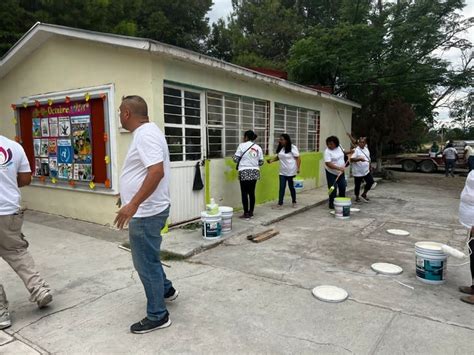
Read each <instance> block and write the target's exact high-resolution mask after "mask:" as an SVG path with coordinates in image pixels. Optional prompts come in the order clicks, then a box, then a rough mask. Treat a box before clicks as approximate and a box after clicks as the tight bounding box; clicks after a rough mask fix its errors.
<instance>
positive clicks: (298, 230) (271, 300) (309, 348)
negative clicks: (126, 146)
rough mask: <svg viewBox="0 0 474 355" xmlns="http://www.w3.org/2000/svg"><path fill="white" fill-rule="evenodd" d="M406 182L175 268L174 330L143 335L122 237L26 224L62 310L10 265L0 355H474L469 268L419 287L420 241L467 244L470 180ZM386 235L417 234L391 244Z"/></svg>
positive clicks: (2, 269)
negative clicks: (40, 301)
mask: <svg viewBox="0 0 474 355" xmlns="http://www.w3.org/2000/svg"><path fill="white" fill-rule="evenodd" d="M396 175H397V176H399V177H400V180H399V181H397V182H386V183H383V184H379V186H378V187H377V189H376V190H375V191H374V192H373V193H372V195H371V196H372V198H373V200H372V202H371V203H370V204H363V205H360V206H358V207H360V208H361V212H359V213H357V214H354V215H353V216H352V218H351V219H350V220H348V221H338V220H335V219H334V217H333V216H331V215H330V214H329V213H328V210H327V208H326V206H318V207H315V208H313V209H310V210H308V211H306V212H304V213H302V214H299V215H295V216H293V217H291V218H288V219H285V220H283V221H281V222H278V223H276V224H275V225H274V227H275V228H277V229H279V230H280V232H281V233H280V235H278V236H276V237H274V238H272V239H270V240H267V241H265V242H263V243H260V244H254V243H251V242H248V241H247V240H245V239H244V237H243V236H235V237H233V238H230V239H227V240H226V241H225V242H224V243H222V244H221V245H220V246H218V247H216V248H214V249H211V250H208V251H206V252H203V253H201V254H198V255H196V256H194V257H192V258H190V259H187V260H185V261H167V263H169V264H171V269H166V270H165V271H166V272H167V273H168V276H169V277H170V278H171V279H172V280H173V281H174V284H175V286H176V288H178V289H179V290H180V292H181V294H180V296H179V298H178V300H177V302H176V303H173V304H171V305H170V306H169V311H170V314H171V317H172V320H173V325H172V326H171V327H170V328H168V329H165V330H160V331H156V332H153V333H149V334H146V335H133V334H130V333H129V332H128V327H129V325H130V323H132V322H134V321H137V320H139V319H141V317H143V315H144V311H145V299H144V295H143V290H142V287H141V284H140V282H139V280H138V277H137V275H136V273H135V272H133V267H132V264H131V259H130V254H129V253H128V252H126V251H123V250H121V249H119V248H118V247H117V243H118V242H119V241H121V240H122V239H123V236H121V235H117V243H114V242H111V240H113V235H112V234H108V233H106V232H105V231H100V228H99V227H98V226H91V229H90V230H88V229H87V228H86V227H85V225H83V224H82V225H81V226H82V227H81V228H78V229H79V230H77V232H71V231H69V230H64V229H63V228H55V227H54V226H53V225H52V222H47V223H46V222H45V223H42V221H41V220H35V221H34V222H27V223H26V224H25V228H24V232H25V234H26V235H27V236H28V238H29V240H30V242H31V252H32V253H33V255H34V257H35V259H36V261H37V264H38V268H39V269H40V270H41V271H42V273H43V275H44V276H45V278H46V279H47V280H48V281H49V282H50V284H51V285H52V286H53V289H54V292H55V301H54V304H53V305H52V306H51V307H49V308H47V309H45V310H42V311H40V310H37V309H36V308H35V306H34V305H33V304H30V303H29V302H28V301H27V293H26V291H25V289H24V287H23V285H22V284H21V282H20V281H19V279H18V278H17V277H16V275H15V274H14V273H13V272H12V271H11V270H10V269H9V268H8V266H7V265H6V264H4V263H2V264H0V275H2V278H1V281H2V283H3V284H4V286H5V288H6V291H7V293H8V297H9V299H10V309H11V312H12V317H13V321H14V324H13V326H12V327H11V328H10V329H8V330H6V332H1V331H0V344H5V345H1V346H0V353H1V354H17V353H21V354H26V353H32V354H33V353H38V352H39V353H68V354H69V353H72V354H81V353H100V354H103V353H110V354H111V353H114V354H118V353H130V354H153V353H221V354H222V353H324V354H343V353H358V354H367V353H370V354H465V353H472V348H473V347H474V317H473V314H474V313H473V310H474V308H473V307H472V306H470V305H467V304H464V303H462V302H460V301H459V297H460V294H459V293H458V291H457V286H458V285H461V284H463V285H464V284H468V281H470V277H469V269H468V265H464V266H459V267H457V266H454V265H455V264H459V263H461V262H462V261H459V260H455V259H453V260H451V259H450V260H449V266H448V273H447V282H446V283H445V284H444V285H441V286H431V285H426V284H423V283H421V282H419V281H417V280H416V278H415V272H414V269H415V262H414V243H415V242H416V241H418V240H434V241H441V242H445V243H449V244H451V245H453V246H455V247H458V248H461V247H462V246H463V243H464V239H465V237H466V233H465V230H463V229H462V228H461V227H460V225H459V224H458V222H457V218H456V214H457V208H458V203H459V193H460V191H461V189H462V185H463V182H464V179H463V178H455V179H451V178H444V177H443V176H439V175H422V174H400V173H397V174H396ZM70 223H71V224H74V223H76V222H74V221H70ZM45 224H46V225H45ZM388 228H401V229H405V230H407V231H409V232H410V233H411V234H410V236H408V237H395V236H390V235H388V234H387V233H386V232H385V230H386V229H388ZM94 234H98V238H95V237H94ZM378 261H384V262H393V263H395V264H397V265H399V266H401V267H402V268H403V269H404V272H403V274H401V275H399V276H397V277H383V276H377V275H376V274H375V273H374V272H373V271H371V269H370V265H371V264H372V263H373V262H378ZM321 284H331V285H336V286H341V287H343V288H345V289H346V290H347V291H348V292H349V294H350V298H349V299H348V300H347V301H345V302H343V303H339V304H329V303H323V302H320V301H318V300H316V299H315V298H314V297H313V296H312V294H311V289H312V288H313V287H315V286H317V285H321Z"/></svg>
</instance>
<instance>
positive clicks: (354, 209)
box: [351, 207, 360, 212]
mask: <svg viewBox="0 0 474 355" xmlns="http://www.w3.org/2000/svg"><path fill="white" fill-rule="evenodd" d="M351 212H360V208H354V207H351Z"/></svg>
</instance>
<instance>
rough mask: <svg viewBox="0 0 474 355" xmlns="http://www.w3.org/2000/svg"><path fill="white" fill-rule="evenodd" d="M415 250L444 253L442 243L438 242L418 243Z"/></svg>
mask: <svg viewBox="0 0 474 355" xmlns="http://www.w3.org/2000/svg"><path fill="white" fill-rule="evenodd" d="M415 248H417V249H423V250H427V251H431V252H441V253H443V248H442V244H441V243H436V242H417V243H415Z"/></svg>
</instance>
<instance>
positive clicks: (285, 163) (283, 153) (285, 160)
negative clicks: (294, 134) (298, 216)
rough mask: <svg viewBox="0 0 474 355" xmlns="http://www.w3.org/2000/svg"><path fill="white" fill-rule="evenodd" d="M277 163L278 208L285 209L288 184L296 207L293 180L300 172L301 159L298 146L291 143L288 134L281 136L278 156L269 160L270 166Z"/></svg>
mask: <svg viewBox="0 0 474 355" xmlns="http://www.w3.org/2000/svg"><path fill="white" fill-rule="evenodd" d="M276 161H280V192H279V196H278V205H277V206H276V208H277V209H281V208H283V199H284V197H285V190H286V184H287V183H288V188H289V189H290V194H291V200H292V202H293V207H296V190H295V185H294V182H293V178H294V177H295V176H296V174H299V172H300V166H301V158H300V152H299V151H298V148H297V147H296V145H294V144H292V143H291V138H290V136H289V135H288V134H286V133H285V134H282V135H281V136H280V140H279V142H278V148H277V156H276V157H275V158H273V159H268V163H269V164H271V163H273V162H276Z"/></svg>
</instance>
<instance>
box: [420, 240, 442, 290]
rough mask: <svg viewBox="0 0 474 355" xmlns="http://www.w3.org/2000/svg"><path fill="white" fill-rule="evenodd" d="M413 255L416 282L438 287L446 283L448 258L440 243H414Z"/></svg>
mask: <svg viewBox="0 0 474 355" xmlns="http://www.w3.org/2000/svg"><path fill="white" fill-rule="evenodd" d="M415 255H416V256H415V261H416V278H417V279H418V280H420V281H422V282H424V283H427V284H431V285H440V284H443V283H444V282H445V281H446V266H447V259H448V256H447V255H446V254H445V253H444V251H443V248H442V245H441V244H440V243H435V242H428V241H427V242H418V243H415Z"/></svg>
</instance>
